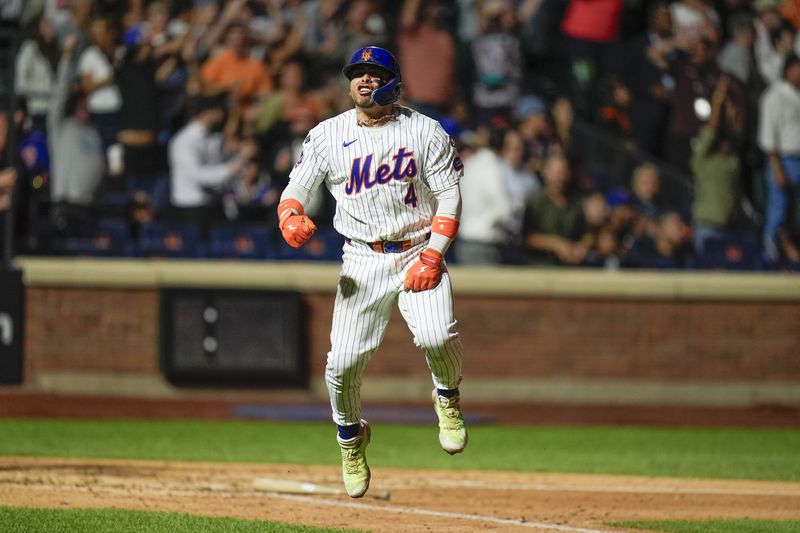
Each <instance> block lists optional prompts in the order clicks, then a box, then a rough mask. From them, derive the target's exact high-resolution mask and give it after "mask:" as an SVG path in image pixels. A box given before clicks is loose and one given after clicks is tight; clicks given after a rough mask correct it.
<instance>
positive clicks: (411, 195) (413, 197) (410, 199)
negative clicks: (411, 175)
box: [404, 183, 417, 207]
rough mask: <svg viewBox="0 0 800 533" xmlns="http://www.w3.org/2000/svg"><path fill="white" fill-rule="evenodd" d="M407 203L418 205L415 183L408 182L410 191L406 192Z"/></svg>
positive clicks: (412, 205) (413, 205)
mask: <svg viewBox="0 0 800 533" xmlns="http://www.w3.org/2000/svg"><path fill="white" fill-rule="evenodd" d="M404 201H405V203H406V205H410V206H411V207H417V191H416V190H415V189H414V184H413V183H409V184H408V192H406V197H405V200H404Z"/></svg>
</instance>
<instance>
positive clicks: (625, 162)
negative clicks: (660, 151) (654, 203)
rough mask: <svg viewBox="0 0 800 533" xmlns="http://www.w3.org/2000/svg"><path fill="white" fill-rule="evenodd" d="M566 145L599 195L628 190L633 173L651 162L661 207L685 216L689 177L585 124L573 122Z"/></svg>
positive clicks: (691, 194)
mask: <svg viewBox="0 0 800 533" xmlns="http://www.w3.org/2000/svg"><path fill="white" fill-rule="evenodd" d="M570 135H571V139H570V143H571V145H572V147H573V151H574V153H575V154H576V155H577V156H578V157H579V158H580V160H581V163H582V164H583V165H584V166H585V167H586V169H587V170H588V171H589V173H590V174H591V175H592V177H593V178H594V179H595V181H596V183H595V185H596V186H597V187H598V188H599V189H601V190H602V191H603V192H609V191H610V190H611V189H613V188H616V187H626V188H630V178H631V175H632V173H633V170H634V169H635V168H636V167H638V166H639V165H641V164H643V163H652V164H653V165H655V166H657V167H658V168H659V174H660V175H661V193H660V194H661V197H662V199H663V200H664V202H665V204H666V205H668V206H670V207H672V208H673V209H675V210H677V211H679V212H680V213H681V214H683V215H685V216H688V214H689V212H690V210H691V204H692V199H693V197H694V185H693V180H692V177H691V176H690V175H688V174H686V173H684V172H682V171H681V170H679V169H676V168H674V167H673V166H671V165H669V164H668V163H666V162H664V161H662V160H660V159H658V158H656V157H653V156H652V155H650V154H647V153H645V152H642V151H641V150H637V149H636V148H633V147H631V146H628V145H626V144H625V142H624V141H622V140H620V139H619V138H618V137H616V136H614V135H613V134H611V133H609V132H608V131H606V130H603V129H601V128H599V127H597V126H595V125H593V124H590V123H588V122H583V121H580V120H578V119H575V121H574V123H573V125H572V130H571V131H570Z"/></svg>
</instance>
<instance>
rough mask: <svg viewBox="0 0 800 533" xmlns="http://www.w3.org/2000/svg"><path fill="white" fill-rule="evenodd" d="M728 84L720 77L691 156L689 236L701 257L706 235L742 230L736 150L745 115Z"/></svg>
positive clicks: (722, 235) (735, 234)
mask: <svg viewBox="0 0 800 533" xmlns="http://www.w3.org/2000/svg"><path fill="white" fill-rule="evenodd" d="M730 85H731V79H730V78H729V77H728V76H727V75H723V76H722V77H720V80H719V82H718V83H717V86H716V88H715V89H714V94H713V95H712V98H711V117H710V119H709V121H708V123H707V124H706V125H705V126H704V127H703V129H701V130H700V135H699V137H698V139H697V142H696V143H695V148H694V153H693V155H692V161H691V167H692V172H693V174H694V182H695V196H694V203H693V204H692V219H693V228H692V230H693V231H692V238H693V241H694V247H695V250H696V251H697V253H698V255H699V256H700V257H702V256H703V254H704V253H705V243H706V242H707V240H708V239H709V238H712V237H714V238H726V239H738V238H739V237H740V235H741V234H742V233H743V231H744V227H743V224H744V221H745V216H744V213H743V211H742V209H741V205H742V183H741V163H740V160H739V156H738V150H739V147H740V145H741V142H742V139H743V137H744V120H745V117H744V115H743V113H742V112H741V109H740V108H739V107H738V106H737V105H736V104H735V103H734V102H733V101H731V99H730V98H729V96H728V91H729V88H730Z"/></svg>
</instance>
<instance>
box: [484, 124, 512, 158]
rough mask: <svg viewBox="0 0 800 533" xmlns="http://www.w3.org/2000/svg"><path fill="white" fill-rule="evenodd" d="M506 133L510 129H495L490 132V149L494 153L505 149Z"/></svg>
mask: <svg viewBox="0 0 800 533" xmlns="http://www.w3.org/2000/svg"><path fill="white" fill-rule="evenodd" d="M506 132H508V128H498V127H493V128H492V129H491V130H489V143H488V144H489V148H490V149H491V150H492V151H493V152H499V151H500V150H502V149H503V144H505V141H506Z"/></svg>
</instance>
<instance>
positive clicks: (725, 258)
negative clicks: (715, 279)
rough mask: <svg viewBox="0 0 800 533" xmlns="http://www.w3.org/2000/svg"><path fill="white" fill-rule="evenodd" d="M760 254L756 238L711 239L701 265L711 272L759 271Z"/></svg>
mask: <svg viewBox="0 0 800 533" xmlns="http://www.w3.org/2000/svg"><path fill="white" fill-rule="evenodd" d="M760 253H761V249H760V246H759V243H758V240H757V239H755V238H747V237H709V238H708V239H706V241H705V243H704V253H703V254H702V257H701V258H700V263H701V266H702V268H706V269H710V270H759V269H760Z"/></svg>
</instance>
